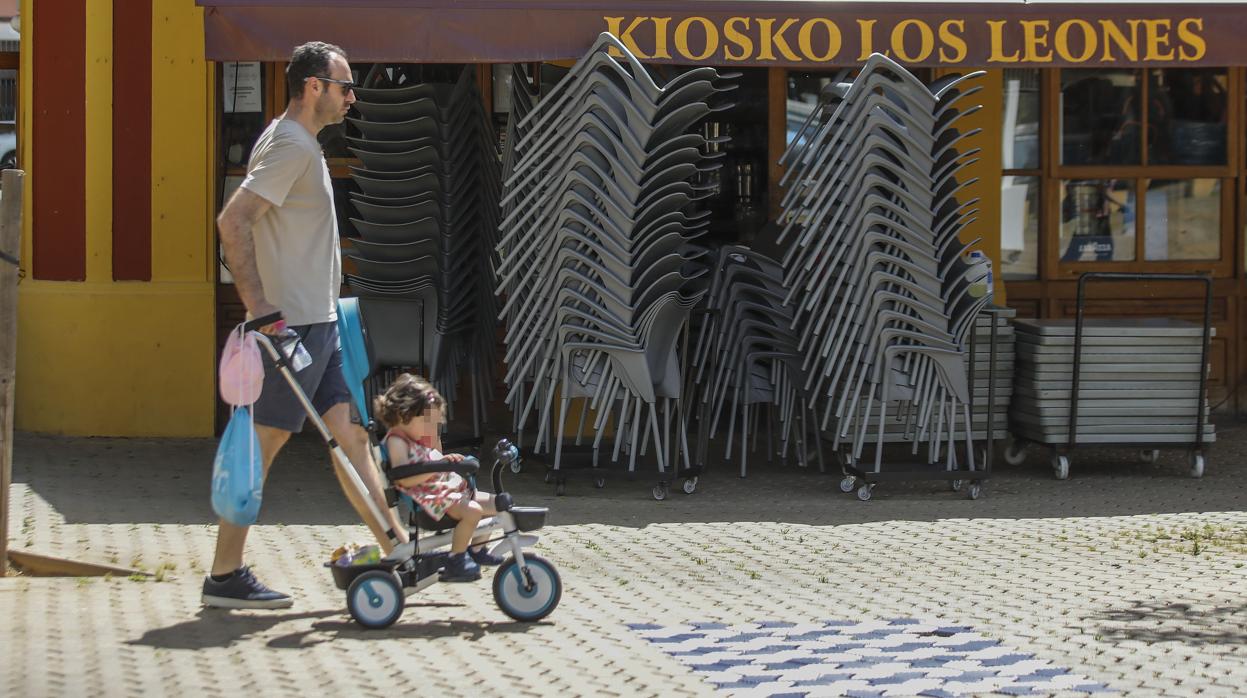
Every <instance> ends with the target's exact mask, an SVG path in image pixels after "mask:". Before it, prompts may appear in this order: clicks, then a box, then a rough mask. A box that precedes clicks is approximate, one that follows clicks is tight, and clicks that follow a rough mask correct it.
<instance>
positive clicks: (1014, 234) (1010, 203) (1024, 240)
mask: <svg viewBox="0 0 1247 698" xmlns="http://www.w3.org/2000/svg"><path fill="white" fill-rule="evenodd" d="M1000 256H1001V267H1000V273H1001V275H1002V277H1003V278H1004V279H1005V280H1006V281H1014V280H1025V279H1034V278H1038V276H1039V178H1038V177H1014V176H1009V175H1006V176H1005V177H1004V178H1003V179H1002V180H1001V187H1000Z"/></svg>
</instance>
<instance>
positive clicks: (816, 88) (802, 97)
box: [784, 70, 850, 143]
mask: <svg viewBox="0 0 1247 698" xmlns="http://www.w3.org/2000/svg"><path fill="white" fill-rule="evenodd" d="M849 79H850V77H849V73H848V72H847V71H839V72H818V73H815V72H801V71H795V70H790V71H788V97H787V101H786V102H785V104H786V108H785V110H784V111H785V113H786V114H787V126H786V129H787V136H786V137H785V139H784V142H785V143H792V141H793V139H794V138H796V137H797V133H798V132H799V131H800V130H801V126H802V124H804V123H805V122H806V120H807V119H809V118H810V114H812V113H813V112H814V109H815V107H817V106H818V96H819V94H820V93H821V92H822V91H823V89H824V88H825V87H827V86H828V85H830V84H831V83H832V82H839V81H841V80H846V81H847V80H849Z"/></svg>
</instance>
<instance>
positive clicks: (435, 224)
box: [346, 66, 502, 437]
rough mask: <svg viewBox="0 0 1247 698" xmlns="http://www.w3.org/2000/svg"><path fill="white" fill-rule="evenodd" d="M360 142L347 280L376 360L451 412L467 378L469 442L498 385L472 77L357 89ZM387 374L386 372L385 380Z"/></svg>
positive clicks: (490, 209) (495, 198)
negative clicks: (426, 386)
mask: <svg viewBox="0 0 1247 698" xmlns="http://www.w3.org/2000/svg"><path fill="white" fill-rule="evenodd" d="M356 94H357V96H358V97H359V101H357V102H356V103H355V107H356V109H358V110H359V113H360V115H361V116H360V117H348V120H349V121H350V122H351V123H352V124H354V125H355V126H356V127H357V128H358V129H359V131H360V133H361V134H362V137H360V138H355V137H351V138H348V142H349V144H350V150H351V152H352V153H354V154H355V155H356V156H357V157H358V158H359V159H360V162H361V166H360V167H352V168H351V176H352V178H353V179H354V181H355V183H356V184H357V185H358V186H359V188H360V192H353V193H352V194H351V201H352V204H353V205H354V207H355V209H356V211H358V212H359V218H352V219H351V222H352V223H353V224H354V226H355V229H356V231H357V232H358V233H359V236H360V237H358V238H356V239H353V240H352V241H351V247H350V249H349V250H348V251H347V252H346V257H347V258H348V259H349V260H350V262H351V264H352V266H353V267H354V272H353V273H348V274H347V276H346V280H347V283H348V285H349V286H350V288H351V289H352V291H354V293H355V294H356V295H357V296H358V297H359V298H360V299H361V304H360V312H361V313H362V314H363V316H364V318H365V321H366V324H367V326H368V327H369V341H370V343H371V344H372V347H373V349H374V353H373V360H374V362H376V363H377V364H378V365H379V366H380V367H382V368H383V369H386V368H389V369H415V370H419V371H421V372H422V373H424V374H425V375H426V376H427V377H428V378H429V380H430V381H431V382H432V383H433V384H434V385H435V386H436V387H437V388H438V390H439V391H440V392H441V393H442V395H444V396H445V397H446V399H447V401H448V403H449V404H450V409H451V410H452V415H453V409H454V406H455V404H456V401H457V400H458V399H459V397H460V392H461V391H460V381H461V379H462V378H463V376H464V374H465V372H466V374H467V376H468V377H469V378H470V381H471V388H470V389H469V390H468V391H466V392H468V398H469V399H470V401H471V407H472V416H473V434H474V436H476V437H479V436H480V428H481V420H482V414H483V413H484V409H485V405H486V403H487V401H488V400H490V399H492V392H493V391H492V388H493V383H494V376H495V374H496V369H495V365H496V363H497V358H496V348H495V347H496V338H495V332H494V328H495V320H494V318H495V317H496V315H497V299H496V298H495V296H494V286H495V281H494V278H495V270H496V267H497V262H498V259H497V253H496V252H495V247H496V245H497V242H498V233H497V229H498V221H499V219H500V213H499V210H498V202H499V199H500V198H501V195H502V182H501V164H500V161H499V154H498V151H497V146H496V139H495V137H494V135H493V134H494V131H493V125H492V124H491V123H490V122H489V120H488V118H487V117H486V114H485V110H484V107H483V106H482V102H481V98H480V95H479V93H478V92H477V89H476V78H475V68H473V67H471V66H469V67H467V68H465V69H463V71H462V72H461V73H460V74H459V77H458V80H457V81H455V82H454V83H436V82H412V83H410V84H401V85H397V86H393V87H360V88H357V89H356ZM392 372H393V371H389V372H386V371H384V370H383V371H381V372H379V373H378V374H377V375H378V376H379V378H380V380H382V381H384V380H388V379H389V378H390V377H391V376H390V375H389V373H392Z"/></svg>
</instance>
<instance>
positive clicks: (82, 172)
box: [31, 0, 87, 281]
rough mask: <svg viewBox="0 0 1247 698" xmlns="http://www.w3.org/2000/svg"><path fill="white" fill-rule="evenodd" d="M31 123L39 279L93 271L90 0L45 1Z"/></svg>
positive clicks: (80, 276)
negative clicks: (88, 90) (89, 184)
mask: <svg viewBox="0 0 1247 698" xmlns="http://www.w3.org/2000/svg"><path fill="white" fill-rule="evenodd" d="M33 24H34V39H33V42H34V52H33V54H32V55H33V60H34V66H33V76H32V77H33V82H34V84H33V85H32V87H33V90H34V100H33V101H34V105H33V106H34V118H33V119H32V121H33V123H32V124H31V127H32V130H33V133H32V138H33V141H32V147H33V150H34V152H33V158H32V159H33V162H32V167H31V170H32V173H31V175H32V181H31V186H32V192H31V195H32V197H33V204H34V211H33V212H32V214H31V215H32V225H33V237H34V240H33V242H34V256H35V259H34V278H36V279H48V280H52V281H82V280H84V279H86V276H87V227H86V220H87V216H86V204H87V201H86V200H87V176H86V162H85V158H86V149H87V133H86V124H87V114H86V70H87V65H86V61H87V13H86V0H39V2H38V3H37V7H36V11H35V17H34V22H33Z"/></svg>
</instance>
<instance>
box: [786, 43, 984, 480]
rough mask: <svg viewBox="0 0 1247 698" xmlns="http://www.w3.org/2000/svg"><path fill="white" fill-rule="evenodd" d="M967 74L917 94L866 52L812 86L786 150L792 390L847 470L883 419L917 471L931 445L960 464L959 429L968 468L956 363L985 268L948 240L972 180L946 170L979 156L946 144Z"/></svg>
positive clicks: (910, 79) (877, 458) (966, 387)
mask: <svg viewBox="0 0 1247 698" xmlns="http://www.w3.org/2000/svg"><path fill="white" fill-rule="evenodd" d="M979 75H981V73H976V74H972V75H968V76H962V77H950V78H946V79H943V80H941V81H940V82H937V83H935V84H933V85H931V86H929V87H928V86H926V85H923V84H922V83H921V82H920V81H919V80H917V79H916V78H915V77H914V76H913V75H912V74H910V73H909V72H907V71H906V70H905V69H904V68H903V67H901V66H900V65H898V64H896V63H895V62H893V61H891V60H889V59H887V58H886V57H884V56H881V55H877V54H876V55H873V56H871V57H870V59H869V60H868V61H867V62H866V63H865V65H864V66H863V68H862V70H861V71H860V73H859V74H858V76H857V77H856V78H855V79H854V80H853V81H852V82H851V83H839V84H831V85H828V86H827V87H826V88H824V90H823V93H822V95H821V96H820V104H819V107H820V108H819V109H816V110H815V111H814V112H813V113H812V114H811V118H810V119H809V120H808V121H807V123H806V124H805V125H804V126H803V127H802V129H801V133H800V134H799V135H798V137H797V138H796V139H795V141H794V144H795V146H794V147H793V148H790V150H789V151H788V152H786V153H785V154H784V162H785V163H786V164H787V165H788V171H787V173H786V175H785V180H784V181H783V182H782V184H785V185H786V186H787V187H788V191H787V192H786V194H785V196H784V199H783V201H782V206H783V211H784V213H783V218H782V219H781V220H783V221H786V223H785V224H784V228H783V230H782V231H781V234H780V238H779V239H780V241H781V242H784V241H788V244H789V247H788V252H787V254H786V255H785V258H784V261H783V264H784V268H785V270H786V273H785V278H784V285H785V286H786V287H787V289H788V299H787V300H788V301H789V302H791V303H793V304H794V308H795V312H794V318H793V324H792V326H793V327H794V328H795V329H797V330H798V333H799V340H798V351H799V352H800V353H801V355H802V369H803V370H804V371H806V372H807V378H806V384H805V388H806V389H807V390H808V391H809V393H810V394H811V395H812V396H813V398H814V399H815V400H816V403H817V406H818V407H819V408H820V409H821V410H822V420H821V423H820V426H821V427H822V428H824V429H830V428H834V435H835V444H836V446H837V447H838V448H842V451H843V455H844V456H845V457H846V460H847V461H848V462H849V463H850V464H851V463H855V462H858V461H860V460H861V459H862V451H863V448H864V446H865V445H866V444H867V443H871V444H872V445H873V446H874V466H873V469H874V471H875V472H879V471H880V468H881V465H882V452H883V444H884V443H885V440H884V436H885V433H886V432H887V426H888V420H889V419H892V420H899V421H900V422H902V423H903V424H904V425H905V428H904V430H903V434H904V437H905V439H906V440H907V441H909V442H912V444H913V447H912V448H913V452H914V453H917V452H918V451H919V444H921V443H926V444H927V445H928V446H929V449H928V452H927V461H928V462H929V463H935V462H938V460H939V458H940V453H941V450H942V449H943V450H945V451H946V452H947V460H946V464H945V465H946V467H947V468H948V469H965V468H964V467H961V466H959V465H958V464H957V456H956V449H954V448H953V445H954V443H955V442H956V439H957V436H958V434H959V433H961V434H963V435H964V436H965V439H966V449H965V452H966V457H967V458H968V460H969V469H970V470H973V469H975V466H974V449H973V444H972V442H971V431H972V429H971V426H970V421H971V418H970V410H969V406H968V403H969V401H970V390H971V383H970V377H969V375H968V373H967V365H966V356H965V355H966V352H967V339H968V336H969V333H970V332H972V331H973V329H974V325H975V321H976V318H977V315H978V313H979V310H980V309H981V308H982V307H983V306H984V305H985V304H987V303H988V302H989V301H990V295H986V294H982V293H979V294H977V296H976V294H975V293H973V292H972V291H973V290H974V289H975V288H976V287H977V288H979V289H981V288H982V286H981V284H982V281H983V280H984V278H985V276H986V274H987V269H986V265H985V264H982V263H979V262H976V261H972V260H969V259H967V256H968V251H969V250H970V248H971V247H973V246H974V245H975V244H976V243H977V242H978V241H977V240H975V241H972V242H970V243H963V242H961V241H960V239H959V234H960V233H961V231H962V229H963V228H964V227H965V226H966V225H967V224H968V223H969V222H970V221H971V220H973V217H974V215H975V211H976V210H975V209H974V208H973V206H974V203H975V201H974V200H971V201H969V202H966V203H961V202H960V201H959V200H958V195H959V194H961V192H962V190H963V189H964V188H965V187H966V186H968V185H970V184H971V183H972V182H973V181H975V180H967V181H966V182H963V183H959V182H958V175H959V174H960V173H961V172H962V171H963V170H964V168H965V167H966V166H968V165H969V164H971V163H972V162H973V161H974V159H973V157H972V156H973V155H974V154H975V153H976V152H977V151H974V150H967V151H965V152H962V150H959V144H960V142H961V141H962V140H963V139H964V138H966V137H968V136H969V135H972V134H973V133H975V131H971V132H967V133H962V132H960V131H958V128H957V127H958V124H959V123H960V122H961V121H962V120H963V119H964V118H965V117H966V116H967V115H968V114H971V113H973V112H974V111H976V110H977V109H978V107H970V108H966V107H965V104H966V98H967V97H968V96H970V95H973V94H974V93H976V92H977V91H978V90H979V89H981V88H977V87H970V85H971V84H972V82H973V81H974V80H975V78H977V77H978V76H979ZM958 423H960V424H961V427H960V428H959V427H958ZM842 444H843V446H842ZM849 487H850V488H851V487H852V482H851V481H850V482H849ZM858 494H859V496H862V494H863V493H862V492H861V491H859V493H858ZM868 497H869V490H867V491H866V493H865V496H863V498H868Z"/></svg>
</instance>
